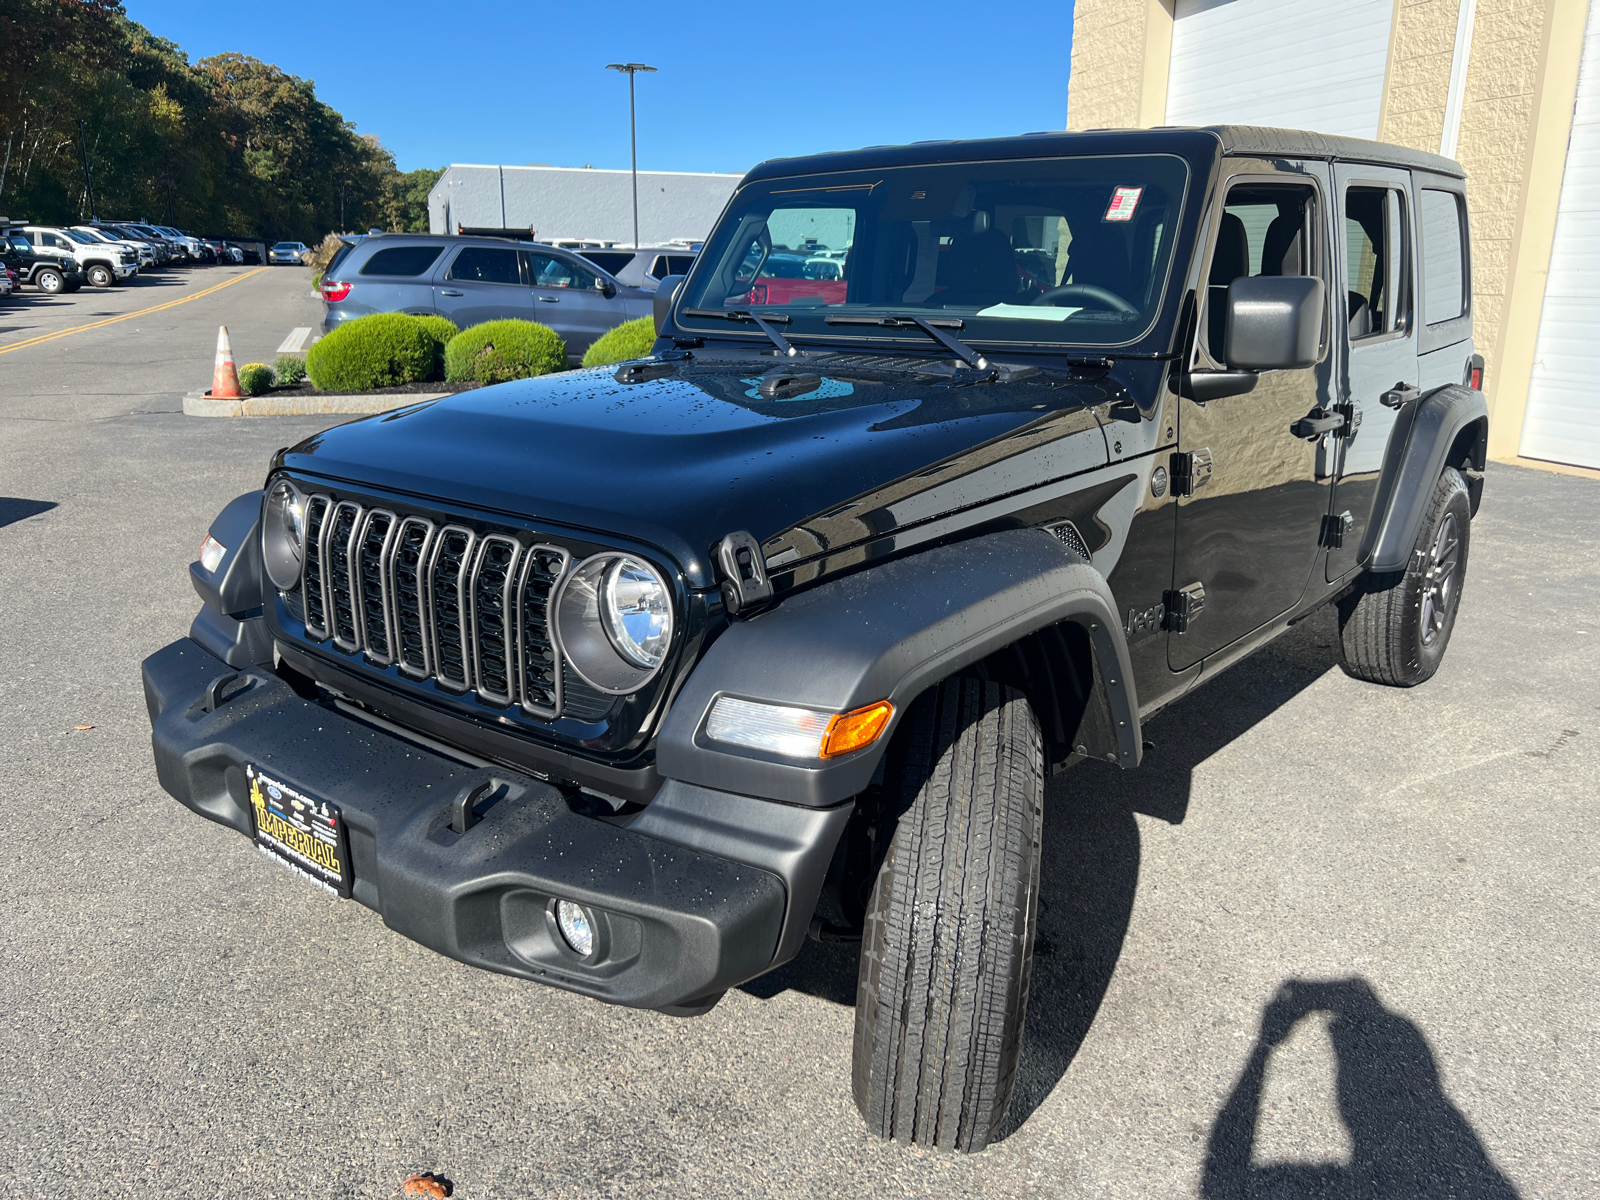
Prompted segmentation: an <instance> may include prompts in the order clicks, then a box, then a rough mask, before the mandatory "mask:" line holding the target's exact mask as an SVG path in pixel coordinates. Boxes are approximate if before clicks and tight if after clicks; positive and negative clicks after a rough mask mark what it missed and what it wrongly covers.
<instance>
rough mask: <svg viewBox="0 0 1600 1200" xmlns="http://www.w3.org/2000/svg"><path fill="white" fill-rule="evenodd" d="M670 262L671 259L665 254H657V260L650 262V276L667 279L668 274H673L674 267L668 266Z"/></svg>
mask: <svg viewBox="0 0 1600 1200" xmlns="http://www.w3.org/2000/svg"><path fill="white" fill-rule="evenodd" d="M668 262H669V260H668V258H667V256H666V255H665V254H658V255H656V258H655V261H654V262H653V263H651V264H650V278H651V279H665V278H666V277H667V276H668V275H671V274H672V268H671V267H670V266H668Z"/></svg>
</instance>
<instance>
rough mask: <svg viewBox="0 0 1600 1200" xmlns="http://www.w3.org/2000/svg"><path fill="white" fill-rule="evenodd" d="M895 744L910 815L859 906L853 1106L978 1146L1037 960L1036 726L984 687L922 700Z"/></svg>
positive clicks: (903, 1126) (1000, 1100) (892, 1129)
mask: <svg viewBox="0 0 1600 1200" xmlns="http://www.w3.org/2000/svg"><path fill="white" fill-rule="evenodd" d="M896 742H897V745H896V746H894V747H891V753H892V755H893V756H894V760H896V761H894V763H893V768H892V770H893V773H892V774H891V775H890V776H889V778H888V779H887V781H886V789H885V790H886V792H887V793H888V799H889V805H890V809H889V811H890V813H891V814H892V813H893V812H895V811H898V810H899V809H902V808H903V809H904V812H903V815H901V816H900V818H899V821H898V823H897V824H891V825H890V826H889V828H886V829H884V830H883V831H882V832H883V833H884V834H887V833H889V832H890V831H891V830H892V832H893V838H892V840H891V841H890V843H889V849H888V853H887V855H886V856H885V858H884V861H883V866H882V869H881V870H880V871H879V872H878V876H877V882H876V884H875V885H874V887H873V889H872V896H871V899H870V901H869V902H868V905H867V916H866V927H865V930H864V931H863V936H862V946H861V973H860V977H859V982H858V984H857V988H856V1029H855V1054H854V1080H853V1083H854V1091H855V1100H856V1107H857V1108H859V1109H860V1110H861V1115H862V1116H863V1117H865V1118H866V1121H867V1124H868V1125H869V1126H871V1128H872V1129H873V1131H874V1132H876V1133H878V1134H880V1135H882V1136H884V1137H888V1138H894V1139H897V1140H899V1141H905V1142H915V1143H920V1144H922V1145H935V1146H940V1147H942V1148H944V1149H948V1150H963V1151H976V1150H982V1149H983V1148H984V1147H985V1146H987V1145H988V1144H989V1142H990V1140H991V1139H992V1138H994V1137H995V1135H996V1134H997V1133H998V1132H999V1131H1000V1129H1001V1127H1002V1125H1003V1124H1004V1122H1005V1119H1006V1115H1007V1113H1008V1112H1009V1110H1010V1107H1011V1092H1012V1088H1013V1086H1014V1085H1015V1083H1016V1077H1017V1062H1018V1058H1019V1055H1020V1052H1021V1049H1022V1027H1023V1020H1024V1018H1025V1016H1026V1014H1027V1007H1028V983H1029V976H1030V971H1031V967H1032V961H1033V938H1034V931H1035V928H1036V926H1037V906H1038V895H1039V852H1040V832H1041V828H1042V822H1043V798H1044V756H1043V750H1042V746H1041V741H1040V735H1039V724H1038V722H1037V721H1036V720H1035V718H1034V715H1033V710H1032V709H1031V708H1030V707H1029V706H1028V701H1027V700H1026V699H1025V698H1024V697H1023V695H1022V694H1021V693H1020V692H1018V691H1016V690H1014V689H1012V688H1007V687H1002V686H1001V685H1000V684H997V683H990V682H986V681H982V680H978V679H969V678H957V679H950V680H946V681H945V682H943V683H941V684H939V685H938V686H937V687H935V688H933V689H931V690H930V691H929V692H927V693H925V694H924V695H923V696H922V697H920V698H919V699H918V700H917V702H916V703H915V704H914V705H913V706H912V708H911V710H910V712H908V713H907V715H906V720H905V725H904V726H903V727H902V729H901V730H900V733H899V736H898V737H897V738H896Z"/></svg>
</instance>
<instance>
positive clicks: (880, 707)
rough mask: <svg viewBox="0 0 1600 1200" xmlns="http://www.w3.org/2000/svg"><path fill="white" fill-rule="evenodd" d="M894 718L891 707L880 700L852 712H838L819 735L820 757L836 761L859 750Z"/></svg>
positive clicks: (869, 742)
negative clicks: (841, 756)
mask: <svg viewBox="0 0 1600 1200" xmlns="http://www.w3.org/2000/svg"><path fill="white" fill-rule="evenodd" d="M892 716H894V705H892V704H890V703H889V702H888V701H887V700H879V701H878V702H877V703H876V704H869V705H867V706H866V707H865V708H858V709H856V710H855V711H854V712H847V713H840V714H839V715H838V716H837V717H834V718H833V719H832V720H831V721H829V722H828V731H827V732H826V733H824V734H823V735H822V757H823V758H838V757H839V755H841V754H849V753H850V752H851V751H852V750H860V749H862V748H863V747H866V746H870V745H872V743H873V742H875V741H877V740H878V738H879V736H880V735H881V734H882V733H883V731H884V730H885V729H887V728H888V727H889V718H890V717H892Z"/></svg>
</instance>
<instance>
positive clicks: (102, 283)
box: [89, 263, 117, 288]
mask: <svg viewBox="0 0 1600 1200" xmlns="http://www.w3.org/2000/svg"><path fill="white" fill-rule="evenodd" d="M116 281H117V280H116V276H114V275H112V274H111V268H110V267H103V266H101V265H100V264H99V263H96V264H95V265H94V266H92V267H90V268H89V286H90V287H97V288H108V287H110V286H111V285H112V284H113V283H115V282H116Z"/></svg>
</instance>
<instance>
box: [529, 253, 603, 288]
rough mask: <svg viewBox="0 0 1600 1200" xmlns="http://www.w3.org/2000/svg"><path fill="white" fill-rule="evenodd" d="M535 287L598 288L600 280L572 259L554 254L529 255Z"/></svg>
mask: <svg viewBox="0 0 1600 1200" xmlns="http://www.w3.org/2000/svg"><path fill="white" fill-rule="evenodd" d="M528 266H529V268H530V269H531V272H532V279H533V286H534V287H542V288H596V287H599V286H600V280H599V278H598V277H597V276H596V275H595V274H594V273H593V272H592V271H587V270H585V269H584V268H583V267H580V266H579V265H578V264H577V263H575V262H572V261H571V260H570V259H565V258H557V257H556V256H555V255H553V254H529V255H528Z"/></svg>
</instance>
